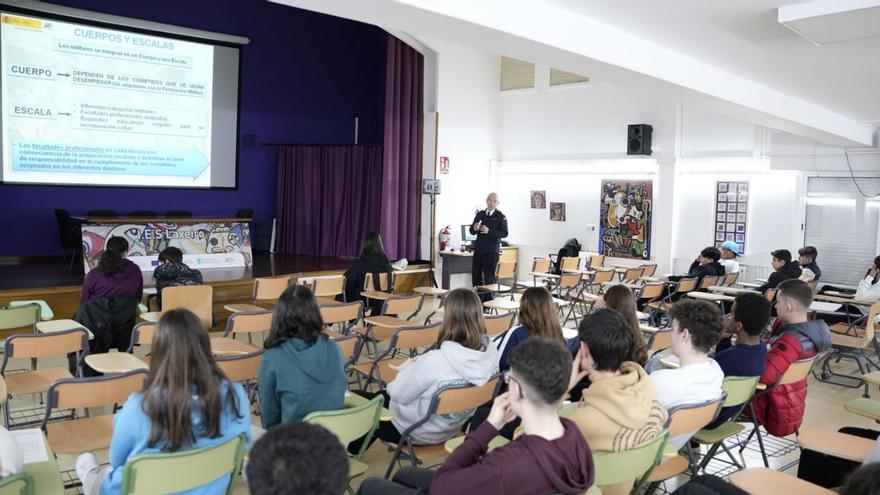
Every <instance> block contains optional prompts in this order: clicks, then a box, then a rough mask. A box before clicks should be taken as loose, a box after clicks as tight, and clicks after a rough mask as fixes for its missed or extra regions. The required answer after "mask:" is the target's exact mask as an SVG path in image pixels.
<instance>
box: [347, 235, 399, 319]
mask: <svg viewBox="0 0 880 495" xmlns="http://www.w3.org/2000/svg"><path fill="white" fill-rule="evenodd" d="M391 271H392V268H391V262H390V261H388V256H386V255H385V248H383V247H382V238H381V237H379V234H378V233H377V232H367V233H366V235H364V242H363V244H362V245H361V256H360V257H359V258H358V259H356V260H354V262H353V263H352V264H351V265H350V266H349V267H348V270H346V271H345V300H346V301H348V302H353V301H364V304H369V305H370V309H371V314H373V315H378V314H379V313H380V312H381V311H382V304H383V302H382V301H380V300H377V299H372V300H370V301H367V300H366V298H364V297H362V296H361V292H363V291H364V281H365V280H366V278H367V274H368V273H370V274H372V280H373V286H372V287H370V289H379V288H380V286H379V282H380V281H379V274H380V273H385V274H387V275H388V280H391ZM337 299H339V298H338V297H337Z"/></svg>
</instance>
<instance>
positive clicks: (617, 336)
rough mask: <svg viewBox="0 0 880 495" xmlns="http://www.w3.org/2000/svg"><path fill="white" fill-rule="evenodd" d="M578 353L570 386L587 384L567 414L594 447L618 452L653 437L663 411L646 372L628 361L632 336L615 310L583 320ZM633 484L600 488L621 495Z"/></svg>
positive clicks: (662, 420)
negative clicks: (583, 381)
mask: <svg viewBox="0 0 880 495" xmlns="http://www.w3.org/2000/svg"><path fill="white" fill-rule="evenodd" d="M578 336H579V338H580V341H581V344H580V351H579V352H578V355H577V356H576V357H575V360H574V363H573V364H572V379H573V382H570V385H573V384H574V383H577V381H578V379H579V378H580V377H581V376H584V375H586V376H587V377H589V379H590V382H591V385H590V387H589V388H587V389H585V390H584V391H583V395H582V396H581V400H580V402H579V403H578V407H577V409H575V410H574V412H573V413H572V414H571V416H570V419H571V420H572V421H574V422H575V423H576V424H577V426H578V428H579V429H580V431H581V433H583V435H584V438H586V440H587V444H589V445H590V448H592V449H598V450H611V451H620V450H626V449H631V448H635V447H639V446H640V445H643V444H645V443H647V442H649V441H651V440H653V439H654V438H656V437H657V435H658V434H660V432H662V431H663V426H664V424H665V423H666V418H667V415H666V409H664V408H663V406H662V405H661V404H660V402H659V400H658V398H657V390H656V389H655V388H654V384H653V383H651V380H650V379H649V378H648V375H647V374H646V373H645V370H644V369H642V367H641V366H639V365H638V364H637V363H634V362H632V353H633V348H634V347H635V345H634V340H635V339H634V338H633V334H632V331H631V330H630V325H629V323H628V322H627V321H626V319H625V318H624V317H623V316H622V315H621V314H620V313H618V312H616V311H613V310H610V309H599V310H597V311H595V312H593V313H591V314H589V315H587V316H585V317H584V319H583V320H581V324H580V326H579V328H578ZM632 485H633V484H632V483H623V484H620V485H614V486H612V487H606V488H603V490H602V493H603V494H604V495H610V494H618V493H620V494H625V493H629V492H630V490H632Z"/></svg>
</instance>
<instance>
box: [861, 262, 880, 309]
mask: <svg viewBox="0 0 880 495" xmlns="http://www.w3.org/2000/svg"><path fill="white" fill-rule="evenodd" d="M855 296H856V299H858V300H859V301H868V302H876V301H880V256H877V257H876V258H874V264H873V265H872V266H871V268H869V269H868V271H867V272H866V273H865V278H863V279H862V280H860V281H859V286H858V289H856V294H855Z"/></svg>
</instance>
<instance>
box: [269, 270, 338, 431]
mask: <svg viewBox="0 0 880 495" xmlns="http://www.w3.org/2000/svg"><path fill="white" fill-rule="evenodd" d="M323 330H324V321H323V320H322V319H321V312H320V310H319V309H318V305H317V303H316V302H315V298H314V297H313V296H312V291H311V290H309V288H308V287H305V286H302V285H291V286H290V287H288V288H287V290H285V291H284V293H283V294H281V297H280V298H279V299H278V305H277V306H275V312H274V314H273V315H272V330H271V332H270V333H269V336H268V337H267V338H266V342H265V343H264V344H263V347H264V348H265V349H266V353H265V354H263V360H262V362H261V364H260V374H259V384H260V412H261V414H260V418H261V419H262V421H263V428H267V429H268V428H271V427H272V426H275V425H277V424H279V423H290V422H292V421H299V420H301V419H302V418H304V417H305V416H306V415H308V414H309V413H311V412H313V411H329V410H334V409H342V407H343V405H344V404H343V403H344V399H345V389H346V388H347V387H348V379H347V378H346V376H345V370H344V368H345V363H344V359H343V357H342V351H341V350H340V349H339V346H338V345H336V343H335V342H333V341H331V340H330V339H328V338H327V336H326V335H325V334H324V333H323Z"/></svg>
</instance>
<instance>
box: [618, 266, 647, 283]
mask: <svg viewBox="0 0 880 495" xmlns="http://www.w3.org/2000/svg"><path fill="white" fill-rule="evenodd" d="M644 271H645V269H644V268H630V269H629V270H627V271H625V272H624V273H623V281H624V282H636V281H638V280H639V278H641V277H642V276H643V275H642V273H644Z"/></svg>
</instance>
